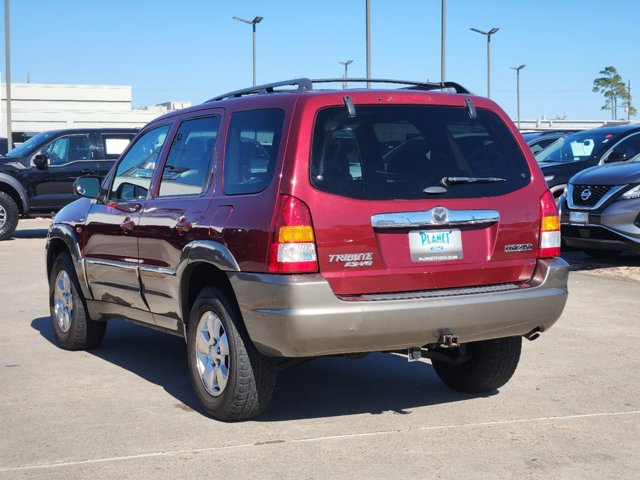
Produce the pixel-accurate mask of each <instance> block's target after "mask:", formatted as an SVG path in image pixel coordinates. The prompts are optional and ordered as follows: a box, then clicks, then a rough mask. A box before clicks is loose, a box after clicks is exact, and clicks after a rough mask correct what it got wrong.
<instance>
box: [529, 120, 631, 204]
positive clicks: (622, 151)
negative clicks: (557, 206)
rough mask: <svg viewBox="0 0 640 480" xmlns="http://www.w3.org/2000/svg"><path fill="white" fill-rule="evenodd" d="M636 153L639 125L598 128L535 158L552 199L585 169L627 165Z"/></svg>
mask: <svg viewBox="0 0 640 480" xmlns="http://www.w3.org/2000/svg"><path fill="white" fill-rule="evenodd" d="M638 153H640V125H619V126H615V127H600V128H594V129H592V130H585V131H583V132H578V133H574V134H572V135H568V136H566V137H564V138H562V139H560V140H559V141H557V142H556V143H554V144H553V145H551V146H549V147H548V148H545V149H544V150H543V151H541V152H539V153H538V154H537V155H536V159H537V160H538V162H539V164H540V167H541V168H542V173H544V178H545V180H546V181H547V184H548V185H549V188H550V189H551V192H552V193H553V196H554V197H555V198H556V199H559V198H560V195H562V193H563V192H564V189H565V187H566V186H567V183H568V181H569V178H571V177H572V176H573V175H575V174H576V173H578V172H579V171H581V170H584V169H585V168H589V167H593V166H595V165H603V164H605V163H612V162H621V161H627V160H629V159H631V158H632V157H635V156H636V155H637V154H638Z"/></svg>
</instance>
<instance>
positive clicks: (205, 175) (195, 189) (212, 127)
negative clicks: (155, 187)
mask: <svg viewBox="0 0 640 480" xmlns="http://www.w3.org/2000/svg"><path fill="white" fill-rule="evenodd" d="M219 125H220V117H218V116H213V117H203V118H195V119H191V120H186V121H184V122H182V123H181V124H180V127H179V128H178V132H177V133H176V136H175V138H174V139H173V143H172V144H171V150H169V155H168V157H167V161H166V163H165V165H164V168H163V170H162V179H161V180H160V193H159V196H161V197H166V196H176V195H200V194H201V193H203V192H204V191H206V189H207V187H208V186H209V179H210V177H211V160H212V158H213V150H214V148H215V145H216V138H217V137H218V126H219Z"/></svg>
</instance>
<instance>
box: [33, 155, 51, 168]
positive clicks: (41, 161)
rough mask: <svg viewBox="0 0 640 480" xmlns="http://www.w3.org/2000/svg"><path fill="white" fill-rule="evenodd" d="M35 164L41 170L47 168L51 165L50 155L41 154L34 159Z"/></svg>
mask: <svg viewBox="0 0 640 480" xmlns="http://www.w3.org/2000/svg"><path fill="white" fill-rule="evenodd" d="M33 164H34V165H35V166H36V167H38V168H40V169H43V168H45V167H46V166H47V165H49V155H47V154H46V153H39V154H38V155H36V156H35V157H33Z"/></svg>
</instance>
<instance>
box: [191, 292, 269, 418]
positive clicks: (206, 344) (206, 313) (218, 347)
mask: <svg viewBox="0 0 640 480" xmlns="http://www.w3.org/2000/svg"><path fill="white" fill-rule="evenodd" d="M187 354H188V363H189V371H190V374H191V380H192V382H193V387H194V389H195V392H196V395H197V397H198V400H199V401H200V404H201V405H202V406H203V408H204V409H205V410H206V412H207V413H208V414H209V415H211V416H212V417H213V418H216V419H218V420H224V421H234V420H245V419H248V418H252V417H255V416H258V415H260V414H261V413H263V412H264V411H265V410H266V409H267V407H268V406H269V404H270V403H271V398H272V396H273V391H274V388H275V384H276V373H277V363H276V361H275V359H273V358H268V357H265V356H263V355H262V354H260V352H258V351H257V350H256V348H255V347H254V346H253V343H251V340H250V339H249V336H248V334H247V332H246V330H245V328H244V324H243V323H242V317H241V315H240V312H239V310H238V308H237V306H236V305H235V304H234V303H233V302H231V301H230V300H229V298H228V297H227V296H226V295H225V294H224V293H222V292H221V291H220V290H218V289H216V288H214V287H206V288H204V289H203V290H202V291H201V292H200V293H199V294H198V296H197V297H196V300H195V302H194V303H193V306H192V308H191V314H190V316H189V324H188V327H187Z"/></svg>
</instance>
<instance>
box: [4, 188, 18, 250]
mask: <svg viewBox="0 0 640 480" xmlns="http://www.w3.org/2000/svg"><path fill="white" fill-rule="evenodd" d="M19 215H20V211H19V210H18V205H16V202H15V201H14V200H13V198H11V196H10V195H9V194H7V193H6V192H0V240H5V239H7V238H9V237H10V236H11V234H12V233H13V232H14V230H15V229H16V227H17V226H18V216H19Z"/></svg>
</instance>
